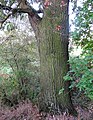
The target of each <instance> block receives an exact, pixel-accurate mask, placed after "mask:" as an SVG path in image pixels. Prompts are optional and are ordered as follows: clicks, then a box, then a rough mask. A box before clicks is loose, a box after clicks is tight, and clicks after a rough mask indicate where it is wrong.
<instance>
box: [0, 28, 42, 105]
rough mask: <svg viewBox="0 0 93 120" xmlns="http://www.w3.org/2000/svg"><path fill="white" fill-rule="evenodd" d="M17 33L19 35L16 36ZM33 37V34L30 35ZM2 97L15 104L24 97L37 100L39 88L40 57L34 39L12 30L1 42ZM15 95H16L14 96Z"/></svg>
mask: <svg viewBox="0 0 93 120" xmlns="http://www.w3.org/2000/svg"><path fill="white" fill-rule="evenodd" d="M16 35H17V36H16ZM30 37H31V36H30ZM0 72H1V74H0V91H1V93H0V99H1V100H2V101H6V102H5V103H4V104H6V103H7V101H8V104H10V103H11V104H10V105H13V104H15V103H17V102H18V101H20V100H23V99H27V98H29V99H31V100H32V101H35V100H36V98H37V95H38V93H39V91H40V88H39V57H38V52H37V49H36V43H35V41H34V40H32V41H29V36H27V35H26V36H25V34H23V33H22V32H21V33H20V32H19V33H18V32H17V31H15V30H14V31H11V32H10V36H9V37H5V38H3V41H2V42H1V44H0ZM14 96H15V97H14Z"/></svg>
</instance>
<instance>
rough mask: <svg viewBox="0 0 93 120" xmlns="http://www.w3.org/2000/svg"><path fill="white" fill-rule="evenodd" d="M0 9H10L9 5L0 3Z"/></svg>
mask: <svg viewBox="0 0 93 120" xmlns="http://www.w3.org/2000/svg"><path fill="white" fill-rule="evenodd" d="M0 9H2V10H8V11H11V9H12V8H11V7H9V6H5V5H2V4H0Z"/></svg>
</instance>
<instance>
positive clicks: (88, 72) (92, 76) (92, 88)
mask: <svg viewBox="0 0 93 120" xmlns="http://www.w3.org/2000/svg"><path fill="white" fill-rule="evenodd" d="M69 63H70V66H71V69H70V71H69V72H68V73H67V75H66V76H65V77H64V79H65V80H66V81H71V85H70V88H72V89H73V88H79V90H80V91H83V92H84V94H85V95H86V96H88V97H89V98H90V99H93V54H92V52H91V53H89V54H88V53H87V54H83V56H80V57H72V58H70V60H69Z"/></svg>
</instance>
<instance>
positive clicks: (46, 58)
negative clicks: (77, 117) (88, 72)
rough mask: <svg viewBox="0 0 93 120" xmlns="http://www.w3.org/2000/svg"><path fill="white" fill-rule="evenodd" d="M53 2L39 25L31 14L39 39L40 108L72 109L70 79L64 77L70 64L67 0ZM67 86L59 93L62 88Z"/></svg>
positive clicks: (54, 0) (52, 109)
mask: <svg viewBox="0 0 93 120" xmlns="http://www.w3.org/2000/svg"><path fill="white" fill-rule="evenodd" d="M51 2H52V4H53V5H52V4H51V6H50V7H49V8H47V9H46V10H45V16H44V18H43V20H42V21H41V22H40V23H38V24H36V23H33V20H32V18H31V17H30V16H29V19H30V22H31V25H32V27H33V29H34V31H35V34H36V37H37V39H38V46H39V54H40V70H41V78H40V85H41V94H40V97H39V107H40V109H41V110H43V111H50V112H51V111H55V110H57V111H58V110H61V111H68V112H70V113H72V114H73V113H75V110H74V108H73V105H72V102H71V97H70V92H69V82H65V81H64V79H63V77H64V76H65V75H66V73H67V72H68V69H69V65H68V58H69V56H68V43H69V38H68V37H69V36H68V35H69V23H68V20H69V18H68V3H69V1H68V0H64V1H63V3H62V0H53V1H52V0H51ZM62 88H63V89H64V90H63V93H62V94H59V91H60V89H62Z"/></svg>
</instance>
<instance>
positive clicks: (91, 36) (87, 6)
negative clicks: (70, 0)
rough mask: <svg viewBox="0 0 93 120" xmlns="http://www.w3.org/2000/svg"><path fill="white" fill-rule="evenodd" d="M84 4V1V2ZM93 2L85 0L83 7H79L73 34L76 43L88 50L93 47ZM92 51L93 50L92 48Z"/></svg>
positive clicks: (92, 0)
mask: <svg viewBox="0 0 93 120" xmlns="http://www.w3.org/2000/svg"><path fill="white" fill-rule="evenodd" d="M82 2H83V1H82ZM92 21H93V0H85V1H84V2H83V4H82V7H80V6H79V7H78V8H77V11H76V17H75V22H74V23H75V31H74V32H73V33H72V37H73V40H74V42H75V43H76V44H77V45H80V46H82V48H84V47H85V48H86V46H88V45H89V46H91V44H92V46H93V43H92V40H93V23H92ZM91 49H92V48H91Z"/></svg>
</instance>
